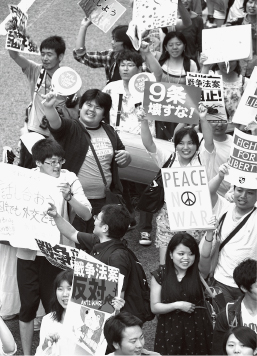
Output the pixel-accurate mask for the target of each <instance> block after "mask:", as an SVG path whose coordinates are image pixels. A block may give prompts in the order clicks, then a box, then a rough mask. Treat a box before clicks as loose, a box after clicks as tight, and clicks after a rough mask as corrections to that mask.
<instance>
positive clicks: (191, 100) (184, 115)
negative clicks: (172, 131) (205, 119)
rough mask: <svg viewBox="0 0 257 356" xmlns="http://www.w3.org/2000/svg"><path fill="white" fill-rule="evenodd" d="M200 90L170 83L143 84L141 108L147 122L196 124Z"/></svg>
mask: <svg viewBox="0 0 257 356" xmlns="http://www.w3.org/2000/svg"><path fill="white" fill-rule="evenodd" d="M200 98H201V89H199V88H192V87H190V86H187V85H181V84H171V83H153V82H145V90H144V103H143V106H144V108H145V112H146V118H147V119H148V120H157V121H169V122H185V123H189V124H198V121H199V115H198V111H197V108H198V103H199V101H200Z"/></svg>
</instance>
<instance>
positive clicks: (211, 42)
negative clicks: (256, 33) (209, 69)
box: [202, 25, 252, 64]
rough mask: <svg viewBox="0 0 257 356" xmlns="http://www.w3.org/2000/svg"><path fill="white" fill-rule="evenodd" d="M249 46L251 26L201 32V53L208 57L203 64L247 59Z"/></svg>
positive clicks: (250, 43) (249, 52)
mask: <svg viewBox="0 0 257 356" xmlns="http://www.w3.org/2000/svg"><path fill="white" fill-rule="evenodd" d="M251 46H252V35H251V25H243V26H230V27H218V28H212V29H211V31H210V29H205V30H203V32H202V53H204V54H205V55H206V56H207V57H208V59H207V61H205V62H204V64H212V63H220V62H228V61H232V60H234V59H243V58H248V57H249V56H250V55H251Z"/></svg>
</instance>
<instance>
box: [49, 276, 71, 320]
mask: <svg viewBox="0 0 257 356" xmlns="http://www.w3.org/2000/svg"><path fill="white" fill-rule="evenodd" d="M72 279H73V270H70V269H67V270H65V271H62V272H61V273H59V274H58V275H57V276H56V277H55V280H54V285H53V296H52V300H51V302H50V305H51V311H52V313H53V316H52V318H53V319H54V320H56V321H58V322H60V321H61V319H62V313H63V310H64V309H63V307H62V306H61V304H60V303H59V302H58V299H57V296H56V290H57V288H58V287H60V285H61V283H62V282H63V281H66V282H68V283H69V285H70V286H71V285H72Z"/></svg>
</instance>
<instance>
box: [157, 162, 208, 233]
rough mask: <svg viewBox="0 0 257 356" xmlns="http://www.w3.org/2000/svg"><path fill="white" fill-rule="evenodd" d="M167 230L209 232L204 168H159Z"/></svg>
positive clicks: (206, 183)
mask: <svg viewBox="0 0 257 356" xmlns="http://www.w3.org/2000/svg"><path fill="white" fill-rule="evenodd" d="M162 180H163V186H164V194H165V201H166V204H167V210H168V216H169V222H170V229H171V231H187V230H196V229H198V230H199V229H202V230H203V229H204V230H205V229H206V230H208V229H210V225H208V219H209V218H210V217H211V215H212V206H211V199H210V192H209V187H208V179H207V174H206V170H205V167H204V166H201V167H192V166H190V167H179V168H172V167H171V168H164V169H162Z"/></svg>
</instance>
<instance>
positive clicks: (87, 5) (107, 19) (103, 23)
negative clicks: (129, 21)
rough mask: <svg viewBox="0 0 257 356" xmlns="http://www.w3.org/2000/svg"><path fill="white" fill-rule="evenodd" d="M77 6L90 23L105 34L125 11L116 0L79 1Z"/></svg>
mask: <svg viewBox="0 0 257 356" xmlns="http://www.w3.org/2000/svg"><path fill="white" fill-rule="evenodd" d="M78 4H79V6H80V7H81V8H82V10H83V11H84V12H85V14H86V16H87V17H88V18H89V19H90V20H91V21H92V23H93V24H94V25H95V26H97V27H98V28H100V30H102V31H103V32H105V33H106V32H108V31H109V30H110V28H111V27H112V26H113V25H114V24H115V22H116V21H118V19H119V18H120V17H121V15H122V14H123V13H124V12H125V11H126V8H125V7H124V6H122V5H121V4H120V3H119V2H118V1H116V0H80V2H79V3H78Z"/></svg>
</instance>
